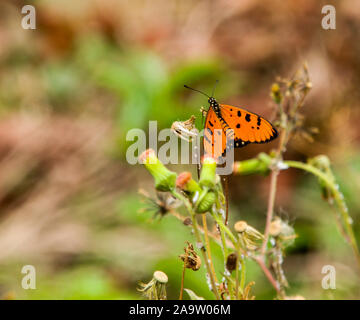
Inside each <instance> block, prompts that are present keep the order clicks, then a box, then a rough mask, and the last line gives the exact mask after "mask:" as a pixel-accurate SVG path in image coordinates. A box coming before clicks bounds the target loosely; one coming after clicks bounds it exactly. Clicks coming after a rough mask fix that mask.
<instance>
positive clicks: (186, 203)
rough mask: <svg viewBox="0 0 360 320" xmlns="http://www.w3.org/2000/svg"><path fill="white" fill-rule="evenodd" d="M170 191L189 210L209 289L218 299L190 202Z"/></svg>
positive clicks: (213, 278)
mask: <svg viewBox="0 0 360 320" xmlns="http://www.w3.org/2000/svg"><path fill="white" fill-rule="evenodd" d="M171 193H172V195H173V196H174V197H176V198H177V199H179V200H180V201H182V203H183V204H184V205H185V207H186V209H187V210H188V212H189V214H190V216H191V221H192V226H193V230H194V235H195V238H196V241H197V242H198V243H200V244H202V246H203V248H201V250H200V251H201V253H202V256H203V259H204V262H205V266H206V270H207V272H208V274H209V277H210V282H211V287H212V288H211V289H212V291H213V293H214V295H215V297H216V299H217V300H220V295H219V292H218V290H217V287H216V282H215V275H214V274H213V273H212V270H211V267H210V265H209V261H208V257H207V254H206V252H205V250H204V242H203V241H202V239H201V236H200V234H199V230H198V224H197V221H196V214H195V212H194V211H193V209H192V206H191V204H190V202H189V201H188V199H186V198H185V197H184V196H182V195H181V194H180V193H178V192H176V191H175V190H173V191H172V192H171Z"/></svg>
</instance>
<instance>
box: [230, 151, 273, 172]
mask: <svg viewBox="0 0 360 320" xmlns="http://www.w3.org/2000/svg"><path fill="white" fill-rule="evenodd" d="M271 161H272V158H271V157H270V156H269V155H267V154H266V153H263V152H262V153H260V154H259V155H258V157H257V158H254V159H249V160H244V161H237V162H235V163H234V170H233V172H234V173H235V174H241V175H248V174H255V173H257V174H267V173H269V171H270V170H269V166H270V164H271Z"/></svg>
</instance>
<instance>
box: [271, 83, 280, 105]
mask: <svg viewBox="0 0 360 320" xmlns="http://www.w3.org/2000/svg"><path fill="white" fill-rule="evenodd" d="M270 95H271V98H272V99H273V100H274V102H275V103H277V104H280V103H281V101H282V99H283V96H282V94H281V90H280V86H279V85H278V84H277V83H274V84H273V85H272V87H271V94H270Z"/></svg>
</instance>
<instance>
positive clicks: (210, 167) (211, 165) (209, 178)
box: [199, 157, 216, 188]
mask: <svg viewBox="0 0 360 320" xmlns="http://www.w3.org/2000/svg"><path fill="white" fill-rule="evenodd" d="M199 183H200V186H202V187H207V188H213V187H214V186H215V183H216V161H215V159H214V158H212V157H206V158H204V161H203V166H202V169H201V173H200V181H199Z"/></svg>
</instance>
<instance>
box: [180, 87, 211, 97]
mask: <svg viewBox="0 0 360 320" xmlns="http://www.w3.org/2000/svg"><path fill="white" fill-rule="evenodd" d="M184 87H185V88H186V89H190V90H193V91H196V92H199V93H201V94H203V95H204V96H207V97H208V98H210V97H209V96H208V95H207V94H206V93H204V92H202V91H200V90H197V89H194V88H191V87H189V86H187V85H186V84H184Z"/></svg>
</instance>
